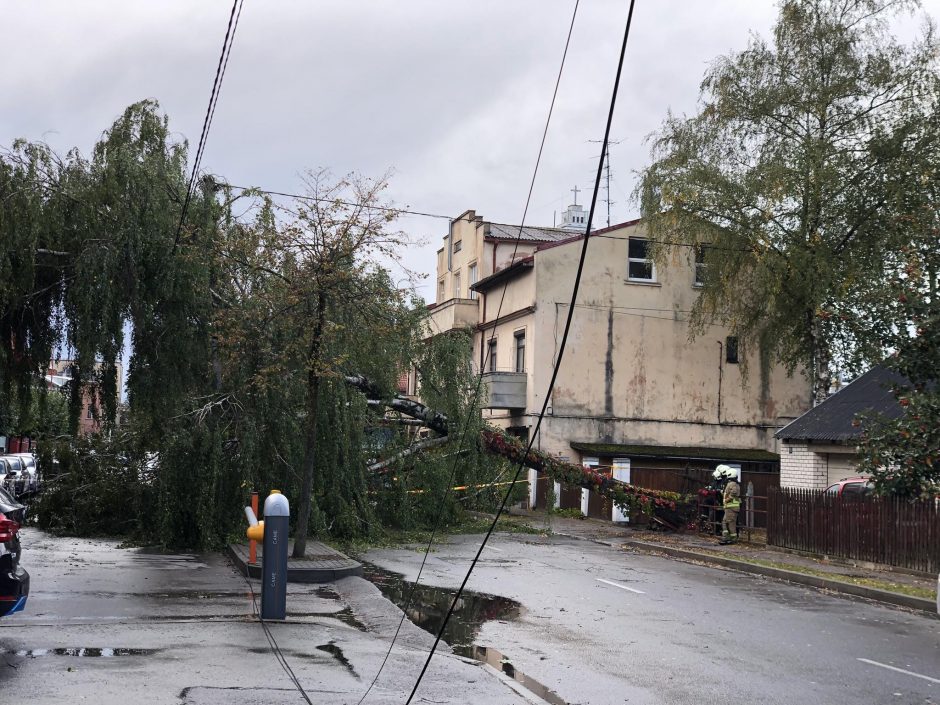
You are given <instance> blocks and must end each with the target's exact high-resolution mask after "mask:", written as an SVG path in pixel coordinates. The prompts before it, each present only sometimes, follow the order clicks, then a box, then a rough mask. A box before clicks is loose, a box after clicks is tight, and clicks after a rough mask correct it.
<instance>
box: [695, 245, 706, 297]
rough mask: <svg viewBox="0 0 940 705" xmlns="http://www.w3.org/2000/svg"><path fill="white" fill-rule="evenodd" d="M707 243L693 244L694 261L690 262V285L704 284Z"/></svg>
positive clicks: (698, 285) (699, 285) (701, 285)
mask: <svg viewBox="0 0 940 705" xmlns="http://www.w3.org/2000/svg"><path fill="white" fill-rule="evenodd" d="M706 247H708V245H705V244H702V245H696V246H695V262H693V263H692V286H695V287H703V286H705V267H706V265H705V248H706Z"/></svg>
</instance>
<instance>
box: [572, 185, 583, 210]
mask: <svg viewBox="0 0 940 705" xmlns="http://www.w3.org/2000/svg"><path fill="white" fill-rule="evenodd" d="M571 190H572V191H573V192H574V205H578V191H580V190H581V189H579V188H578V185H577V184H575V187H574V188H573V189H571Z"/></svg>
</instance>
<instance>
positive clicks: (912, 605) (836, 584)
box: [621, 539, 937, 616]
mask: <svg viewBox="0 0 940 705" xmlns="http://www.w3.org/2000/svg"><path fill="white" fill-rule="evenodd" d="M621 546H630V547H633V548H637V549H639V550H642V551H647V552H654V553H665V554H666V555H667V556H672V557H674V558H682V559H684V560H694V561H697V562H700V563H707V564H710V565H717V566H721V567H723V568H731V569H732V570H739V571H742V572H744V573H756V574H757V575H765V576H767V577H769V578H776V579H778V580H786V581H787V582H791V583H799V584H801V585H809V586H811V587H815V588H822V589H825V590H831V591H833V592H841V593H844V594H847V595H854V596H856V597H864V598H867V599H869V600H874V601H876V602H885V603H888V604H891V605H898V606H900V607H907V608H908V609H914V610H919V611H921V612H926V613H928V614H930V615H933V616H937V605H936V604H935V603H934V601H933V600H928V599H926V598H924V597H914V596H913V595H904V594H902V593H899V592H890V591H889V590H879V589H878V588H872V587H867V586H865V585H853V584H852V583H844V582H842V581H839V580H830V579H829V578H822V577H819V576H817V575H807V574H805V573H797V572H795V571H792V570H784V569H783V568H772V567H770V566H763V565H757V564H754V563H748V562H747V561H739V560H735V559H733V558H723V557H721V556H712V555H708V554H705V553H696V552H695V551H686V550H684V549H681V548H673V547H671V546H661V545H659V544H655V543H647V542H645V541H634V540H629V539H628V540H626V541H623V542H622V543H621Z"/></svg>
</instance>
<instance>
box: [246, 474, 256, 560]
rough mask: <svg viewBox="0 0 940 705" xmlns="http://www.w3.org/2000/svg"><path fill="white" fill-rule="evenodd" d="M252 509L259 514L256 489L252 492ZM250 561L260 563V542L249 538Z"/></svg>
mask: <svg viewBox="0 0 940 705" xmlns="http://www.w3.org/2000/svg"><path fill="white" fill-rule="evenodd" d="M251 511H252V512H253V513H254V515H255V516H258V493H257V492H255V491H254V490H252V492H251ZM248 562H249V563H251V565H255V564H257V563H258V542H257V541H255V540H254V539H249V540H248Z"/></svg>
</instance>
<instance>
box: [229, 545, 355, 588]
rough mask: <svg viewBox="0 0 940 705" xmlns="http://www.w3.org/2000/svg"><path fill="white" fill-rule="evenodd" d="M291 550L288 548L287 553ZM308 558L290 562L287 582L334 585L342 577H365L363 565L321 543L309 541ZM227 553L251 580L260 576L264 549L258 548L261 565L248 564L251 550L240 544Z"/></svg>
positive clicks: (230, 546) (231, 547) (259, 563)
mask: <svg viewBox="0 0 940 705" xmlns="http://www.w3.org/2000/svg"><path fill="white" fill-rule="evenodd" d="M289 550H290V548H289V547H288V551H289ZM307 552H308V557H307V558H305V559H303V560H300V561H297V560H293V559H288V561H287V582H289V583H331V582H333V581H334V580H339V579H340V578H348V577H352V576H357V577H358V576H361V575H362V564H361V563H359V562H358V561H354V560H353V559H352V558H350V557H349V556H346V555H344V554H342V553H340V552H339V551H337V550H336V549H334V548H330V547H329V546H327V545H325V544H322V543H320V542H319V541H308V542H307ZM226 553H227V554H228V557H229V559H231V561H232V563H234V564H235V567H236V569H238V571H239V572H240V573H242V574H246V573H247V575H249V576H250V577H252V578H260V577H261V547H260V546H259V547H258V563H255V564H249V563H248V547H247V546H246V545H244V544H240V543H231V544H229V545H228V546H227V547H226Z"/></svg>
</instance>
